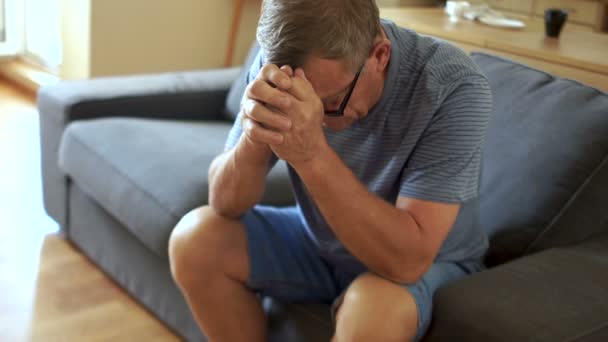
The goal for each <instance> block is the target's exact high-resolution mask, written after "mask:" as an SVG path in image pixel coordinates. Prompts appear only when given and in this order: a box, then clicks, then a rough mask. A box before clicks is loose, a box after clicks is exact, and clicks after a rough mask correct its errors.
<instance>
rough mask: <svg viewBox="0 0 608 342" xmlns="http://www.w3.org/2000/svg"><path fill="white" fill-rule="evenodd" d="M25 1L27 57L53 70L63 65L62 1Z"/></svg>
mask: <svg viewBox="0 0 608 342" xmlns="http://www.w3.org/2000/svg"><path fill="white" fill-rule="evenodd" d="M24 1H25V55H26V58H30V59H33V60H34V61H35V62H37V63H40V64H42V65H44V66H46V67H49V68H51V69H57V68H59V66H60V65H61V58H62V54H61V29H60V25H61V23H60V0H24Z"/></svg>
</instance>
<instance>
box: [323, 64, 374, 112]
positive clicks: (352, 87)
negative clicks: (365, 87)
mask: <svg viewBox="0 0 608 342" xmlns="http://www.w3.org/2000/svg"><path fill="white" fill-rule="evenodd" d="M364 65H365V64H364ZM361 70H363V65H362V66H361V67H360V68H359V70H358V71H357V73H356V74H355V79H354V80H353V81H352V82H351V84H350V86H349V88H348V91H347V92H346V96H344V99H343V100H342V103H340V107H338V110H329V111H328V110H326V111H325V115H327V116H343V115H344V109H346V106H347V105H348V100H350V95H351V94H352V93H353V90H354V89H355V86H356V85H357V80H358V79H359V75H360V74H361Z"/></svg>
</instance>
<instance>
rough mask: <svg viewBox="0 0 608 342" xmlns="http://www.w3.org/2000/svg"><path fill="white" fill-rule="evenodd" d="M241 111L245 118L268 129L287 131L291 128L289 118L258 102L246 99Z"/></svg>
mask: <svg viewBox="0 0 608 342" xmlns="http://www.w3.org/2000/svg"><path fill="white" fill-rule="evenodd" d="M242 110H243V114H244V115H245V116H247V117H249V118H251V119H252V120H254V121H257V122H258V123H260V124H262V125H264V127H267V128H269V129H274V130H281V131H287V130H289V129H290V128H291V120H290V119H289V118H287V117H286V116H285V115H283V114H281V113H280V112H278V111H276V110H273V109H272V108H268V106H267V105H264V104H262V103H260V102H259V101H256V100H252V99H246V100H245V101H244V102H243V106H242Z"/></svg>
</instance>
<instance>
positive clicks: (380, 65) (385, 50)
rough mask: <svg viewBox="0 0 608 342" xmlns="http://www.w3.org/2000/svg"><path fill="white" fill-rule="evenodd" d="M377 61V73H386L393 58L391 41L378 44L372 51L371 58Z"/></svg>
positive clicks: (381, 41)
mask: <svg viewBox="0 0 608 342" xmlns="http://www.w3.org/2000/svg"><path fill="white" fill-rule="evenodd" d="M370 57H372V58H373V59H374V60H375V61H376V71H378V72H384V70H385V69H386V66H387V65H388V62H389V60H390V57H391V41H390V40H388V39H382V40H380V41H378V42H376V44H374V47H373V48H372V51H371V56H370Z"/></svg>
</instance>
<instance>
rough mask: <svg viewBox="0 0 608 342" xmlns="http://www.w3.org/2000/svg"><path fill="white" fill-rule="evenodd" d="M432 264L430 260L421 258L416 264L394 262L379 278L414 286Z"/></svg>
mask: <svg viewBox="0 0 608 342" xmlns="http://www.w3.org/2000/svg"><path fill="white" fill-rule="evenodd" d="M432 263H433V259H432V258H421V259H419V260H417V261H416V262H406V263H404V262H395V263H393V264H392V265H390V266H389V267H387V268H386V269H385V270H384V271H383V272H382V274H380V276H382V277H384V278H386V279H388V280H390V281H392V282H395V283H398V284H414V283H417V282H418V281H419V280H420V279H421V278H422V276H424V274H425V273H426V272H427V270H428V269H429V268H430V267H431V264H432Z"/></svg>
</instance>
